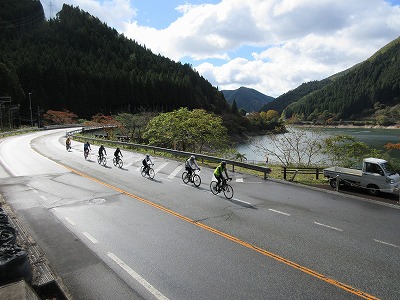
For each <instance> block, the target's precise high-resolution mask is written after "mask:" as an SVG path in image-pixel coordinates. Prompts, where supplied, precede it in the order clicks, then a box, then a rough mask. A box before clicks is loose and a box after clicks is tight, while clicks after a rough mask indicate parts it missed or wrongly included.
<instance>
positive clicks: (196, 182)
mask: <svg viewBox="0 0 400 300" xmlns="http://www.w3.org/2000/svg"><path fill="white" fill-rule="evenodd" d="M193 184H194V186H195V187H199V186H200V184H201V178H200V176H199V175H197V174H194V175H193Z"/></svg>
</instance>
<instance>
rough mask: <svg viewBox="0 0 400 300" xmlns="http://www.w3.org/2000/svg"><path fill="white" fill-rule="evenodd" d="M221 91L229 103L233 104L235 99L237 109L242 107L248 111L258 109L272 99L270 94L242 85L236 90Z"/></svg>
mask: <svg viewBox="0 0 400 300" xmlns="http://www.w3.org/2000/svg"><path fill="white" fill-rule="evenodd" d="M221 92H222V93H223V94H224V96H225V99H226V101H227V102H228V103H229V104H233V101H235V102H236V105H237V107H238V108H239V109H244V110H245V111H246V112H249V113H250V112H255V111H259V110H260V108H261V107H262V106H263V105H265V104H266V103H269V102H271V101H273V100H274V98H273V97H271V96H267V95H264V94H263V93H260V92H259V91H256V90H254V89H250V88H246V87H243V86H242V87H240V88H238V89H236V90H222V91H221Z"/></svg>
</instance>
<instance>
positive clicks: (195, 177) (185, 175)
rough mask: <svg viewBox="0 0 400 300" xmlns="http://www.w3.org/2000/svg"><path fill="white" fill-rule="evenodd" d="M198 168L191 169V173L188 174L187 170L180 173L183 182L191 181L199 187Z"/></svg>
mask: <svg viewBox="0 0 400 300" xmlns="http://www.w3.org/2000/svg"><path fill="white" fill-rule="evenodd" d="M199 174H200V170H198V169H196V170H193V172H192V175H191V176H189V172H187V171H185V172H183V173H182V180H183V182H184V183H185V184H188V183H189V182H193V184H194V186H195V187H199V186H200V184H201V178H200V175H199Z"/></svg>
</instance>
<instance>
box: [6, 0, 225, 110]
mask: <svg viewBox="0 0 400 300" xmlns="http://www.w3.org/2000/svg"><path fill="white" fill-rule="evenodd" d="M0 47H1V51H0V81H1V83H2V84H1V86H0V97H4V96H10V97H11V98H12V103H13V104H19V105H20V109H21V114H22V115H27V114H28V111H29V107H28V104H29V102H28V95H29V93H31V100H32V106H33V107H34V108H35V110H36V107H40V109H42V110H44V111H46V110H48V109H52V110H62V109H68V110H70V111H73V112H74V113H76V114H77V115H78V116H79V117H81V118H90V117H91V116H93V115H95V114H97V113H103V114H110V113H119V112H137V111H139V110H142V109H146V110H157V111H171V110H173V109H177V108H179V107H188V108H189V109H192V108H203V109H205V110H208V111H213V112H216V113H222V112H224V111H226V110H228V109H229V105H228V104H227V102H226V101H225V98H224V96H223V94H222V93H221V92H220V91H218V90H217V88H215V87H213V86H212V85H211V84H210V83H209V82H208V81H207V80H206V79H205V78H203V77H201V76H200V75H199V74H198V73H197V72H195V71H194V70H193V69H192V68H191V66H190V65H188V64H183V65H182V64H181V63H176V62H174V61H171V60H170V59H168V58H165V57H162V56H160V55H155V54H153V53H152V52H151V51H150V50H148V49H146V48H145V47H144V46H141V45H139V44H138V43H137V42H135V41H133V40H130V39H127V38H126V37H124V36H123V35H122V34H119V33H118V32H117V31H116V30H114V29H112V28H110V27H108V26H107V25H106V24H104V23H102V22H101V21H100V20H99V19H97V18H95V17H93V16H91V15H90V14H88V13H86V12H84V11H82V10H80V9H79V8H76V7H72V6H68V5H64V6H63V8H62V10H61V11H60V12H59V13H58V14H57V17H56V18H54V19H51V20H49V21H46V20H45V17H44V12H43V7H42V5H41V4H40V1H38V0H1V1H0Z"/></svg>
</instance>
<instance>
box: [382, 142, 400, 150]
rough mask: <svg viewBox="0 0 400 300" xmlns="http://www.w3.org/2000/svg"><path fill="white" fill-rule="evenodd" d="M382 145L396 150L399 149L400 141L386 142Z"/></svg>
mask: <svg viewBox="0 0 400 300" xmlns="http://www.w3.org/2000/svg"><path fill="white" fill-rule="evenodd" d="M384 147H385V148H386V149H398V150H400V143H397V144H393V143H387V144H386V145H385V146H384Z"/></svg>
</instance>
